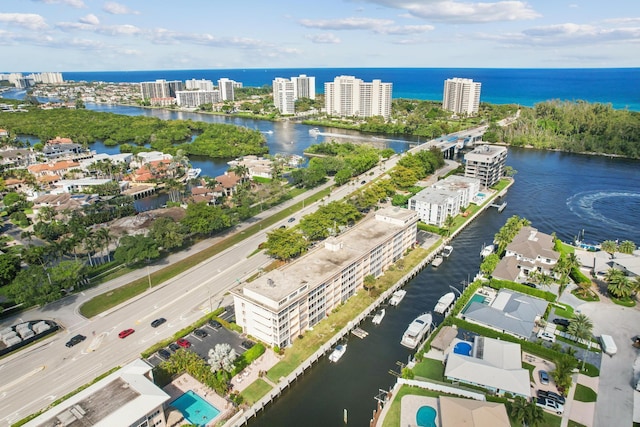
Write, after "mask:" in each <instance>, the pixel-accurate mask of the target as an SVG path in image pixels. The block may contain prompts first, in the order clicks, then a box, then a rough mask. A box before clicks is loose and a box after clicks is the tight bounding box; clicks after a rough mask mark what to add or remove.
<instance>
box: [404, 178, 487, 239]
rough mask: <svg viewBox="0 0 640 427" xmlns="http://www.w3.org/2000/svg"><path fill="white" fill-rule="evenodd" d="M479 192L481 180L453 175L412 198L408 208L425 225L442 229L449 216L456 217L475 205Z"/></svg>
mask: <svg viewBox="0 0 640 427" xmlns="http://www.w3.org/2000/svg"><path fill="white" fill-rule="evenodd" d="M479 190H480V180H478V179H475V178H468V177H464V176H456V175H451V176H448V177H447V178H445V179H443V180H440V181H438V182H436V183H435V184H433V185H432V186H431V187H427V188H425V189H424V190H422V191H420V192H419V193H417V194H416V195H415V196H413V197H411V198H410V199H409V201H408V208H409V209H411V210H413V211H416V212H417V213H418V217H419V218H420V221H422V222H424V223H425V224H432V225H435V226H438V227H442V226H444V224H445V221H446V219H447V217H448V216H449V215H451V216H452V217H455V216H456V215H458V214H459V213H460V212H461V211H462V210H463V209H465V208H466V207H467V206H469V204H470V203H473V202H474V200H475V196H476V194H478V192H479Z"/></svg>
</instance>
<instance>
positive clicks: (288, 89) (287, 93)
mask: <svg viewBox="0 0 640 427" xmlns="http://www.w3.org/2000/svg"><path fill="white" fill-rule="evenodd" d="M295 99H296V97H295V89H294V84H293V82H292V81H291V80H289V79H285V78H282V77H276V78H275V79H274V80H273V105H275V107H276V108H277V109H278V111H280V114H295Z"/></svg>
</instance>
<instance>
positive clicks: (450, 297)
mask: <svg viewBox="0 0 640 427" xmlns="http://www.w3.org/2000/svg"><path fill="white" fill-rule="evenodd" d="M455 300H456V294H455V293H453V292H449V293H447V294H444V295H442V296H441V297H440V299H439V300H438V303H437V304H436V307H435V308H434V309H433V311H435V312H436V313H438V314H444V313H445V312H446V311H447V310H448V309H449V307H451V304H453V302H454V301H455Z"/></svg>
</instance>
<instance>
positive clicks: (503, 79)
mask: <svg viewBox="0 0 640 427" xmlns="http://www.w3.org/2000/svg"><path fill="white" fill-rule="evenodd" d="M300 74H306V75H308V76H314V77H315V78H316V92H317V93H323V92H324V83H326V82H330V81H333V79H334V78H335V77H336V76H339V75H350V76H355V77H357V78H360V79H362V80H364V81H371V80H373V79H381V80H382V81H383V82H390V83H393V98H409V99H422V100H435V101H441V100H442V90H443V87H444V81H445V80H446V79H448V78H452V77H463V78H470V79H473V80H474V81H477V82H480V83H481V84H482V94H481V97H480V100H481V101H482V102H489V103H493V104H520V105H524V106H529V107H531V106H533V105H534V104H536V103H538V102H542V101H548V100H553V99H558V100H568V101H577V100H583V101H589V102H602V103H606V104H611V105H612V106H613V107H614V108H616V109H625V108H626V109H629V110H632V111H640V68H579V69H567V68H553V69H542V68H532V69H524V68H514V69H505V68H281V69H275V68H272V69H255V68H253V69H249V68H248V69H228V70H223V69H215V70H147V71H95V72H62V75H63V77H64V79H65V80H73V81H103V82H132V83H136V82H143V81H153V80H156V79H166V80H182V81H184V80H189V79H208V80H213V81H214V82H215V81H216V80H218V79H219V78H222V77H227V78H230V79H233V80H236V81H238V82H242V84H243V85H244V86H250V87H260V86H263V85H269V86H270V85H271V82H272V80H273V79H274V78H276V77H287V78H288V77H292V76H298V75H300Z"/></svg>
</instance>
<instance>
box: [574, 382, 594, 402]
mask: <svg viewBox="0 0 640 427" xmlns="http://www.w3.org/2000/svg"><path fill="white" fill-rule="evenodd" d="M573 398H574V399H575V400H577V401H578V402H595V401H596V400H598V393H596V392H595V391H593V389H591V388H589V387H587V386H584V385H582V384H578V385H576V393H575V395H574V397H573Z"/></svg>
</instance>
